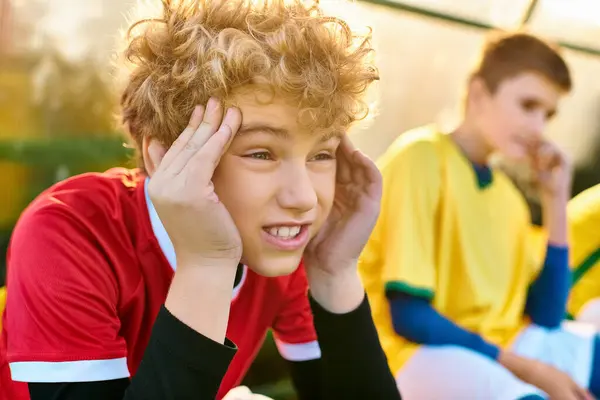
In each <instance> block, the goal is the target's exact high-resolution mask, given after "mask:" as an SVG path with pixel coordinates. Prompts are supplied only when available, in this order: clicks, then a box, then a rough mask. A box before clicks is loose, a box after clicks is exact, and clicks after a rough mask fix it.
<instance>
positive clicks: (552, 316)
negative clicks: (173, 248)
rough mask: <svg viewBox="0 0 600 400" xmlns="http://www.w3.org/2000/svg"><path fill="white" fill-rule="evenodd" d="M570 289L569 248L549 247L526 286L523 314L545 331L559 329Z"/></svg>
mask: <svg viewBox="0 0 600 400" xmlns="http://www.w3.org/2000/svg"><path fill="white" fill-rule="evenodd" d="M570 287H571V269H570V268H569V251H568V248H567V247H566V246H560V247H559V246H553V245H551V244H549V245H548V249H547V251H546V259H545V261H544V266H543V267H542V270H541V272H540V274H539V276H538V277H537V278H536V280H535V281H534V282H533V284H532V285H531V286H530V287H529V292H528V294H527V303H526V305H525V312H526V314H527V315H529V317H530V318H531V320H532V321H533V323H534V324H536V325H540V326H543V327H546V328H557V327H559V326H560V324H561V322H562V321H563V319H564V317H565V314H566V309H567V301H568V298H569V290H570Z"/></svg>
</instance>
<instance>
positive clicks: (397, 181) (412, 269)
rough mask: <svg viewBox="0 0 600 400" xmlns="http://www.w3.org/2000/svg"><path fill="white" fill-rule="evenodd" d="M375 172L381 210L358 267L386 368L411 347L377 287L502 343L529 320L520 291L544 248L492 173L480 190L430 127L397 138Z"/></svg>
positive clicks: (457, 154)
mask: <svg viewBox="0 0 600 400" xmlns="http://www.w3.org/2000/svg"><path fill="white" fill-rule="evenodd" d="M378 166H379V167H380V170H381V172H382V175H383V181H384V184H383V199H382V209H381V214H380V217H379V219H378V222H377V225H376V227H375V229H374V231H373V234H372V235H371V237H370V239H369V242H368V243H367V246H366V247H365V249H364V251H363V253H362V255H361V258H360V262H359V269H360V273H361V277H362V279H363V282H364V284H365V287H366V290H367V293H368V295H369V300H370V302H371V306H372V311H373V318H374V321H375V324H376V326H377V329H378V332H379V336H380V339H381V342H382V345H383V347H384V350H385V352H386V355H387V357H388V360H389V363H390V367H391V369H392V371H393V372H394V373H397V372H398V370H399V369H400V368H401V367H402V365H403V364H404V363H405V362H406V361H407V360H408V359H409V358H410V357H411V355H412V354H413V353H414V351H415V350H416V349H417V348H418V345H416V344H414V343H410V342H408V341H407V340H405V339H404V338H402V337H401V336H399V335H398V334H396V332H395V331H394V328H393V326H392V321H391V314H390V309H389V304H388V301H387V299H386V296H385V291H386V288H387V289H396V290H401V291H404V292H405V293H410V294H415V295H418V296H421V297H426V298H428V299H431V302H432V305H433V307H434V308H435V309H436V310H437V311H438V312H440V313H441V314H442V315H444V316H445V317H446V318H449V319H450V320H452V321H454V322H455V323H457V324H458V325H460V326H462V327H463V328H465V329H468V330H470V331H472V332H476V333H479V334H480V335H482V336H483V337H484V338H485V339H487V340H489V341H491V342H493V343H496V344H497V345H500V346H506V345H508V344H509V343H510V342H511V341H512V339H513V338H514V337H515V335H516V334H517V333H518V332H519V331H520V330H521V329H522V328H523V327H524V326H525V325H526V324H527V323H528V321H527V320H526V319H525V317H524V308H525V301H526V296H527V290H528V287H529V285H530V283H531V282H532V281H533V280H534V279H535V277H536V276H537V274H538V273H539V270H540V267H541V263H542V261H543V256H544V251H543V250H542V249H545V246H540V245H539V243H533V242H532V241H533V237H534V235H531V223H530V214H529V209H528V207H527V204H526V202H525V200H524V198H523V197H522V196H521V194H520V193H519V192H518V190H517V189H516V188H515V187H514V185H513V184H512V182H511V181H510V180H509V179H508V177H506V176H505V175H504V174H503V173H501V172H499V171H493V172H492V182H491V184H490V185H488V186H487V187H484V188H482V187H480V185H479V184H478V180H477V176H476V173H475V170H474V168H473V165H472V164H471V162H470V161H469V160H468V159H467V158H466V157H465V156H464V154H463V153H462V152H461V150H460V149H459V147H458V146H457V145H456V144H455V143H454V141H453V140H452V139H451V138H450V137H449V136H448V135H445V134H441V133H439V132H438V131H437V130H436V129H435V128H434V127H424V128H420V129H416V130H414V131H410V132H407V133H405V134H402V135H401V136H400V137H399V138H398V139H397V140H396V142H395V143H394V144H393V145H392V146H391V147H390V148H389V149H388V151H387V152H386V154H385V155H384V156H383V157H382V158H381V159H380V160H379V162H378ZM534 249H535V251H534Z"/></svg>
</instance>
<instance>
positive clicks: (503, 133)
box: [472, 72, 563, 161]
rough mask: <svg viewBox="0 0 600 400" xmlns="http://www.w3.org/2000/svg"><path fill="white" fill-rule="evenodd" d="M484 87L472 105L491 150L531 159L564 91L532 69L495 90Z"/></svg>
mask: <svg viewBox="0 0 600 400" xmlns="http://www.w3.org/2000/svg"><path fill="white" fill-rule="evenodd" d="M484 86H485V85H483V84H480V85H479V93H478V94H477V95H476V96H474V100H473V102H474V104H472V105H473V106H474V107H475V111H476V112H475V113H473V114H474V115H475V118H476V124H477V128H478V129H479V131H480V132H481V134H482V135H483V137H484V139H485V141H486V142H487V144H488V145H489V147H490V150H491V151H498V152H500V153H501V154H503V155H504V156H505V157H507V158H510V159H513V160H518V161H521V160H524V159H527V158H528V157H529V155H530V154H531V151H532V150H533V149H535V147H536V145H537V144H539V143H540V141H541V140H542V139H543V134H544V131H545V129H546V125H547V123H548V121H549V120H550V119H551V118H552V117H553V116H554V115H555V114H556V109H557V106H558V102H559V100H560V97H561V95H562V93H563V92H562V91H561V90H560V88H559V87H558V86H557V85H556V84H554V83H553V82H551V81H550V80H548V79H547V78H545V77H544V76H542V75H540V74H537V73H532V72H524V73H521V74H518V75H516V76H514V77H511V78H508V79H506V80H504V81H503V82H501V83H500V84H499V85H498V87H497V89H496V92H495V93H490V92H489V91H488V90H487V88H484ZM476 90H477V89H476Z"/></svg>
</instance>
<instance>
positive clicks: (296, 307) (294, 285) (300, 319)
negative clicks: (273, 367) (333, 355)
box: [272, 264, 321, 361]
mask: <svg viewBox="0 0 600 400" xmlns="http://www.w3.org/2000/svg"><path fill="white" fill-rule="evenodd" d="M272 328H273V333H274V337H275V344H276V345H277V349H278V350H279V353H280V354H281V356H282V357H283V358H285V359H286V360H289V361H307V360H314V359H318V358H320V357H321V350H320V348H319V343H318V342H317V334H316V332H315V327H314V324H313V315H312V311H311V308H310V303H309V301H308V281H307V280H306V272H305V271H304V266H303V265H302V264H300V266H299V267H298V269H297V270H296V272H294V274H293V275H292V276H291V278H290V280H289V283H288V286H287V288H286V290H285V300H284V303H283V305H282V307H281V310H280V311H279V313H278V314H277V317H276V319H275V322H274V323H273V327H272Z"/></svg>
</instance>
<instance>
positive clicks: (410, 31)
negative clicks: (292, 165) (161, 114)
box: [0, 0, 600, 398]
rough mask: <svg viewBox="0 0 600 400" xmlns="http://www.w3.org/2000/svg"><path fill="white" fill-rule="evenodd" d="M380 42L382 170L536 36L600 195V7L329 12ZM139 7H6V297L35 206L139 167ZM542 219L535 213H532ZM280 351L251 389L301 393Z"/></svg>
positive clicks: (343, 6)
mask: <svg viewBox="0 0 600 400" xmlns="http://www.w3.org/2000/svg"><path fill="white" fill-rule="evenodd" d="M324 4H325V8H326V9H327V10H328V11H329V12H330V13H332V14H339V15H341V16H343V17H346V18H348V19H350V20H351V21H352V22H355V23H358V24H362V25H369V26H371V27H373V29H374V42H375V46H376V48H377V51H378V52H377V57H378V64H379V68H380V72H381V82H382V84H379V85H378V86H377V88H376V89H377V90H375V91H373V93H372V94H371V100H372V101H373V102H374V104H375V105H376V108H375V109H376V114H375V115H373V118H372V119H370V120H369V121H365V122H364V123H361V124H359V125H357V126H356V127H355V128H354V129H353V131H352V132H351V134H352V138H353V140H354V141H355V143H356V144H357V145H358V147H360V148H361V149H362V150H363V151H365V152H366V153H367V154H368V155H370V156H371V157H373V158H376V157H378V156H379V155H380V154H381V153H382V152H383V151H384V150H385V149H386V147H387V146H388V145H389V144H390V143H391V142H392V141H393V140H394V139H395V138H396V137H397V136H398V135H399V134H400V133H401V132H402V131H404V130H406V129H409V128H412V127H416V126H418V125H421V124H425V123H429V122H440V123H442V124H452V123H453V121H455V119H456V117H457V113H458V107H457V105H458V104H459V101H460V96H461V90H462V87H463V85H464V81H465V77H466V75H467V73H468V72H469V68H470V66H471V64H472V62H473V61H474V57H475V56H476V54H477V51H478V49H479V47H480V45H481V44H482V39H483V36H484V35H485V33H486V32H487V31H488V30H489V29H491V28H503V29H512V28H519V27H522V26H525V27H526V28H527V29H529V30H530V31H532V32H534V33H538V34H540V35H542V36H544V37H547V38H550V39H552V40H555V41H558V42H559V43H560V44H561V45H563V47H564V52H565V56H566V59H567V61H568V63H569V65H570V67H571V70H572V73H573V76H574V82H575V88H574V91H573V93H572V94H571V95H570V96H569V97H568V98H567V99H566V100H565V101H564V103H563V104H562V106H561V109H560V112H559V115H558V117H557V119H556V120H555V121H554V122H553V123H552V125H551V126H550V129H549V132H548V135H549V136H550V137H551V138H553V139H554V140H556V141H557V142H558V143H559V144H560V145H561V146H562V147H563V148H564V149H566V151H567V152H568V153H569V155H570V156H571V157H572V158H573V159H574V160H575V163H576V166H577V174H576V179H575V188H574V191H575V193H577V192H579V191H581V190H583V189H584V188H587V187H589V186H591V185H593V184H595V183H597V182H600V169H599V168H598V167H599V166H600V162H598V160H597V158H598V154H600V116H599V111H600V79H598V76H600V1H598V0H538V1H535V0H368V1H367V0H365V1H356V2H354V3H352V4H349V3H348V2H346V1H342V0H329V1H325V2H324ZM132 5H134V1H132V0H87V1H81V0H52V1H42V0H0V187H1V188H2V189H1V190H0V246H1V247H0V256H1V258H0V259H1V260H2V261H1V262H0V285H1V284H2V283H3V279H4V273H3V271H2V270H3V268H4V266H3V261H4V256H3V254H4V251H5V249H6V245H7V242H8V238H9V235H10V232H11V229H12V227H13V225H14V223H15V221H16V219H17V218H18V216H19V213H20V212H21V211H22V209H23V208H24V207H25V206H26V204H27V203H28V202H29V201H30V200H31V199H32V198H33V197H34V196H36V195H37V194H38V193H39V192H40V191H41V190H43V189H45V188H46V187H48V186H50V185H51V184H52V183H54V182H56V181H57V180H60V179H64V178H66V177H68V176H70V175H73V174H76V173H80V172H84V171H99V170H103V169H105V168H108V167H111V166H116V165H126V164H127V163H129V162H130V151H129V150H128V149H127V148H126V147H125V146H123V142H124V138H123V136H122V135H121V133H120V132H118V131H117V130H116V129H115V123H114V118H113V117H114V111H115V104H116V102H115V99H116V95H115V94H114V93H113V90H112V88H111V82H112V79H111V78H112V76H111V61H112V60H113V58H114V56H115V50H114V49H115V43H116V39H117V38H118V35H119V31H120V30H122V29H124V28H126V16H127V14H128V11H129V10H130V7H131V6H132ZM532 207H534V205H533V206H532ZM280 362H281V360H280V359H279V358H278V356H277V355H276V353H275V351H274V349H273V346H272V343H271V342H270V341H267V344H266V345H265V348H264V349H263V352H262V353H261V356H260V357H259V359H258V361H257V363H256V365H255V366H254V367H253V370H252V371H251V373H250V375H249V377H248V383H250V384H251V385H253V386H254V387H256V386H260V387H261V388H262V389H263V390H264V392H265V393H269V394H271V395H272V396H273V397H275V398H291V397H286V396H287V395H286V394H285V393H287V392H288V391H289V382H287V380H286V377H285V374H284V372H278V373H274V372H273V371H274V370H275V369H277V371H285V369H284V368H278V367H277V368H276V366H278V365H279V364H278V363H280Z"/></svg>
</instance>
